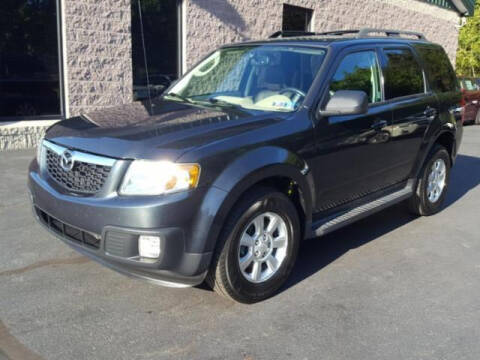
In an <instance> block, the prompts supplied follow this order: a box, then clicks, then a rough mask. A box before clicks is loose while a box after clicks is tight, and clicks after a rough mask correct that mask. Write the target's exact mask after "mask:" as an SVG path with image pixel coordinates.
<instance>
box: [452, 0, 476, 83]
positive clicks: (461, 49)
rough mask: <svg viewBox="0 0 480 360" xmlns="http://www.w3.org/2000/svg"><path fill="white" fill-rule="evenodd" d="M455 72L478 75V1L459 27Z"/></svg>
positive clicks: (464, 74)
mask: <svg viewBox="0 0 480 360" xmlns="http://www.w3.org/2000/svg"><path fill="white" fill-rule="evenodd" d="M457 74H458V75H463V76H472V77H477V76H478V77H480V1H479V0H477V1H476V3H475V13H474V15H473V16H472V17H470V18H468V19H467V23H466V24H465V25H464V26H463V27H462V28H461V29H460V34H459V36H458V50H457Z"/></svg>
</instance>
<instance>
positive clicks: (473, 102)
mask: <svg viewBox="0 0 480 360" xmlns="http://www.w3.org/2000/svg"><path fill="white" fill-rule="evenodd" d="M459 81H460V87H461V88H462V94H463V100H464V106H463V110H462V120H463V123H464V124H468V123H475V124H477V125H480V111H479V110H480V86H479V85H478V84H477V81H476V79H474V78H459Z"/></svg>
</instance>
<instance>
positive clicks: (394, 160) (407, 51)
mask: <svg viewBox="0 0 480 360" xmlns="http://www.w3.org/2000/svg"><path fill="white" fill-rule="evenodd" d="M381 53H382V57H381V58H382V69H383V76H384V91H385V102H386V103H388V104H390V105H391V107H392V111H393V121H392V123H391V125H390V126H389V127H388V132H389V135H390V141H389V142H388V143H387V144H386V145H385V146H386V152H387V153H388V154H389V156H390V162H391V165H390V169H391V173H390V176H391V177H392V178H393V179H395V181H396V182H401V181H404V180H407V179H408V178H409V177H410V176H411V173H412V170H413V167H414V164H415V160H416V159H417V155H418V153H419V150H420V147H421V145H422V142H423V139H424V135H425V132H426V131H427V129H428V126H429V125H430V123H431V122H433V121H434V120H435V119H436V118H437V116H438V114H439V109H438V101H437V98H436V96H435V94H434V93H433V92H432V91H430V89H429V88H428V86H427V82H426V76H425V74H424V71H423V69H422V66H421V65H420V61H419V58H418V57H417V55H416V53H415V52H414V51H413V49H412V48H410V47H409V46H389V47H384V48H383V49H382V52H381Z"/></svg>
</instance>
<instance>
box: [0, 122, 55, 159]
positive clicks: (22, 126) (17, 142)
mask: <svg viewBox="0 0 480 360" xmlns="http://www.w3.org/2000/svg"><path fill="white" fill-rule="evenodd" d="M54 122H55V121H48V120H47V121H36V122H35V124H34V125H32V123H31V122H29V121H21V122H19V123H11V124H0V151H5V150H17V149H30V148H34V147H35V146H37V144H38V141H39V139H41V138H42V137H43V135H44V134H45V130H46V129H47V128H48V127H49V126H50V125H52V124H53V123H54ZM0 156H1V155H0Z"/></svg>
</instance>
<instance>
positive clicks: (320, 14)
mask: <svg viewBox="0 0 480 360" xmlns="http://www.w3.org/2000/svg"><path fill="white" fill-rule="evenodd" d="M185 1H186V3H185V9H186V39H187V43H186V59H187V67H190V66H191V65H192V64H194V63H195V62H196V61H197V60H198V59H199V58H201V57H203V56H204V55H205V54H206V53H208V52H210V51H211V50H213V49H215V48H216V47H217V46H219V45H222V44H225V43H231V42H238V41H242V40H250V39H262V38H266V37H268V36H269V35H270V34H272V33H273V32H275V31H277V30H280V29H281V28H282V9H283V3H288V4H291V5H297V6H302V7H307V8H310V9H313V10H314V18H313V30H314V31H321V30H331V29H348V28H361V27H377V28H387V29H391V28H394V29H401V30H412V31H420V32H422V33H424V34H425V35H426V36H427V38H428V39H429V40H430V41H433V42H437V43H439V44H441V45H443V47H444V48H445V49H446V51H447V53H448V55H449V57H450V59H451V60H452V61H454V60H455V53H456V49H457V39H458V28H457V27H456V25H458V23H459V17H458V14H457V13H456V12H455V11H452V10H447V9H443V8H440V7H437V6H434V5H430V4H427V3H423V2H420V1H417V0H356V1H352V0H287V1H282V0H185Z"/></svg>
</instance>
